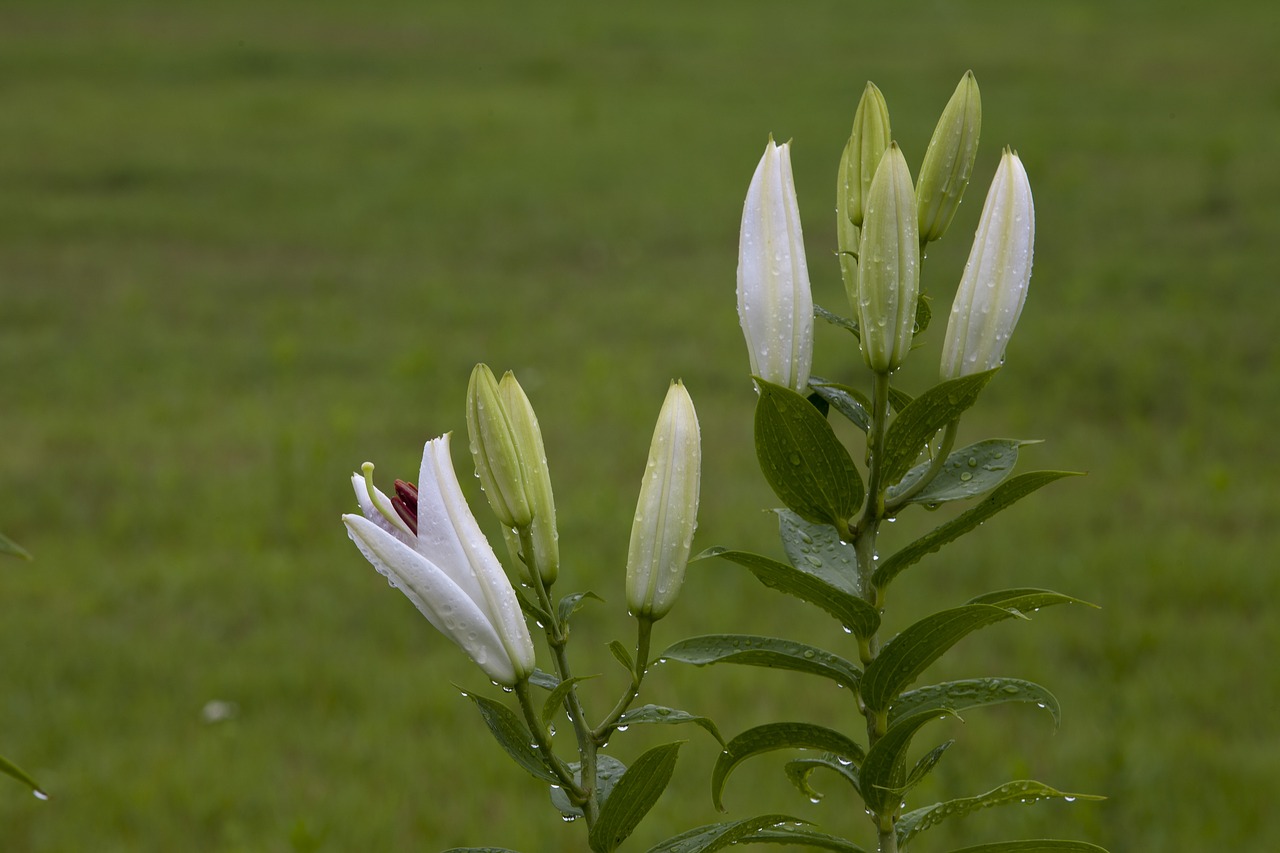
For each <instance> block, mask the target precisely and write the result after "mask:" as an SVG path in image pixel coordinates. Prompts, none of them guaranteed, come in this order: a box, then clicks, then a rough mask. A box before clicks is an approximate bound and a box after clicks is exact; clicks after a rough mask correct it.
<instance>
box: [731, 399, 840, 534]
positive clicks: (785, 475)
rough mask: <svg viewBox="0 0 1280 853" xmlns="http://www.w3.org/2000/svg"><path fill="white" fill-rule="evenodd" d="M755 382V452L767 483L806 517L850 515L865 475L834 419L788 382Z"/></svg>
mask: <svg viewBox="0 0 1280 853" xmlns="http://www.w3.org/2000/svg"><path fill="white" fill-rule="evenodd" d="M756 385H757V386H758V387H759V389H760V399H759V400H757V401H756V415H755V437H756V456H757V458H758V459H759V461H760V470H761V471H762V472H763V473H764V477H765V479H766V480H767V481H768V482H769V486H770V487H771V488H772V489H773V491H774V493H775V494H777V496H778V498H779V499H780V500H781V501H782V502H783V503H784V504H786V505H787V506H788V507H789V508H791V509H792V510H794V511H795V512H796V513H797V514H798V515H800V516H801V517H802V518H804V519H807V520H808V521H818V522H830V523H832V524H835V523H838V522H843V521H847V520H848V519H849V517H850V516H852V515H853V514H854V513H855V512H857V511H858V507H859V506H861V505H862V477H861V476H860V475H859V474H858V469H857V468H856V467H855V466H854V464H853V460H852V459H851V458H849V451H847V450H845V447H844V445H843V444H841V443H840V439H838V438H836V434H835V432H834V431H833V430H832V429H831V424H829V423H827V419H826V418H824V417H823V416H822V415H821V414H820V413H819V412H818V410H817V409H815V408H814V407H813V404H812V403H810V402H809V401H808V400H806V399H805V398H804V397H801V396H800V395H799V394H797V393H796V392H794V391H792V390H791V389H790V388H784V387H782V386H781V385H774V384H773V383H772V382H766V381H765V380H763V379H759V378H757V379H756Z"/></svg>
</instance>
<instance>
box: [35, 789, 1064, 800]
mask: <svg viewBox="0 0 1280 853" xmlns="http://www.w3.org/2000/svg"><path fill="white" fill-rule="evenodd" d="M31 793H32V794H33V795H34V796H35V798H36V799H37V800H47V799H49V795H48V794H46V793H45V792H44V791H41V790H40V789H39V788H35V789H33V790H32V791H31ZM1071 799H1073V800H1074V799H1075V797H1072V798H1071Z"/></svg>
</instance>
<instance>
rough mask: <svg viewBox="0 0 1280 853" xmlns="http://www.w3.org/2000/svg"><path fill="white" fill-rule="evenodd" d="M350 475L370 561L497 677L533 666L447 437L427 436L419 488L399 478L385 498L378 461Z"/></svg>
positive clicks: (359, 543) (355, 521)
mask: <svg viewBox="0 0 1280 853" xmlns="http://www.w3.org/2000/svg"><path fill="white" fill-rule="evenodd" d="M364 469H365V470H364V476H361V475H360V474H356V475H354V476H353V477H352V485H353V486H354V487H355V491H356V500H357V502H358V503H359V504H360V509H361V512H362V513H363V515H353V514H350V515H344V516H343V517H342V520H343V522H344V523H345V524H346V526H347V533H348V534H349V535H350V536H351V539H352V541H353V542H355V543H356V547H358V548H359V549H360V552H361V553H362V554H364V557H365V559H366V560H368V561H369V562H370V564H372V565H373V567H374V568H375V569H377V570H378V572H379V573H380V574H382V575H383V576H385V577H386V578H387V580H388V581H389V582H390V583H391V585H392V586H394V587H395V588H397V589H399V590H400V591H401V592H403V593H404V594H405V596H406V597H407V598H408V599H409V600H410V601H412V602H413V603H414V606H416V607H417V608H418V610H419V611H420V612H421V613H422V615H423V616H425V617H427V621H429V622H430V623H431V624H432V625H433V626H435V628H436V630H438V631H440V633H442V634H444V635H445V636H446V637H448V638H449V639H450V640H452V641H453V642H454V643H456V644H457V645H458V646H459V647H460V648H461V649H462V650H463V651H464V652H466V653H467V655H468V656H469V657H470V658H471V659H472V660H474V661H475V662H476V664H478V665H479V666H480V668H481V669H483V670H484V671H485V673H486V674H488V676H489V677H490V678H491V679H493V680H494V681H496V682H497V683H499V684H502V685H506V686H508V687H510V686H513V685H515V684H517V683H518V682H520V681H523V680H525V679H527V678H528V677H529V676H530V675H531V674H532V673H533V670H534V665H535V661H534V651H533V641H532V639H531V638H530V636H529V628H528V626H527V625H526V624H525V621H524V615H523V614H522V613H521V612H520V602H519V601H518V600H517V599H516V594H515V591H514V590H513V589H512V587H511V581H510V580H508V579H507V576H506V573H504V572H503V570H502V564H501V563H499V562H498V558H497V556H495V555H494V553H493V549H492V548H491V547H489V542H488V540H487V539H485V537H484V533H483V532H481V530H480V525H478V524H477V523H476V520H475V516H473V515H472V514H471V509H470V507H468V506H467V502H466V499H465V498H464V497H463V495H462V487H461V486H460V485H459V484H458V477H457V474H456V473H454V469H453V460H452V458H451V456H450V454H449V436H448V434H445V435H443V436H441V437H440V438H437V439H433V440H432V441H429V442H427V444H426V447H425V448H424V449H423V454H422V469H421V472H420V474H419V479H418V488H417V489H414V487H413V486H411V485H409V484H407V483H401V482H397V484H396V497H395V498H394V499H388V498H387V496H386V495H385V494H383V493H382V492H381V491H379V490H378V489H377V488H375V487H374V486H373V482H372V480H373V466H372V465H370V464H368V463H366V464H365V466H364Z"/></svg>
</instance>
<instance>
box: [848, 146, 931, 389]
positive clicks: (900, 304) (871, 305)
mask: <svg viewBox="0 0 1280 853" xmlns="http://www.w3.org/2000/svg"><path fill="white" fill-rule="evenodd" d="M919 233H920V232H919V226H918V224H917V220H916V191H915V186H914V185H913V184H912V182H911V170H910V169H908V168H907V160H906V158H905V157H903V156H902V151H901V150H900V149H899V148H898V145H897V143H896V142H895V143H893V144H892V145H890V146H889V150H887V151H885V152H884V158H883V159H882V160H881V161H880V166H879V168H877V169H876V175H875V178H874V179H872V181H871V191H870V192H869V193H868V194H867V212H866V218H865V220H864V221H863V224H862V235H861V239H860V241H859V249H858V293H857V298H856V300H854V303H855V304H854V305H853V310H854V311H855V312H856V313H857V316H858V329H859V331H860V334H861V346H862V358H863V360H864V361H865V362H866V363H867V367H869V368H871V369H872V370H874V371H876V372H877V373H888V372H890V371H893V370H896V369H897V368H898V366H899V365H901V364H902V362H903V360H904V359H906V357H907V352H908V351H909V350H910V349H911V336H912V334H913V332H914V330H915V323H916V298H917V296H918V295H919V291H920V237H919Z"/></svg>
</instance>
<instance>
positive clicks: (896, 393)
mask: <svg viewBox="0 0 1280 853" xmlns="http://www.w3.org/2000/svg"><path fill="white" fill-rule="evenodd" d="M914 399H915V397H912V396H911V395H910V394H908V393H907V392H906V391H902V390H899V389H898V388H895V387H893V386H892V385H890V386H889V409H890V411H894V412H901V411H902V410H903V409H905V408H906V407H907V406H909V405H911V401H912V400H914ZM868 405H870V404H868Z"/></svg>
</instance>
